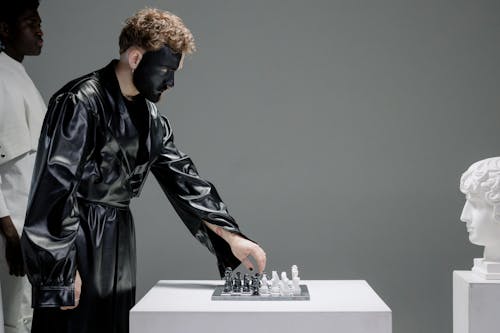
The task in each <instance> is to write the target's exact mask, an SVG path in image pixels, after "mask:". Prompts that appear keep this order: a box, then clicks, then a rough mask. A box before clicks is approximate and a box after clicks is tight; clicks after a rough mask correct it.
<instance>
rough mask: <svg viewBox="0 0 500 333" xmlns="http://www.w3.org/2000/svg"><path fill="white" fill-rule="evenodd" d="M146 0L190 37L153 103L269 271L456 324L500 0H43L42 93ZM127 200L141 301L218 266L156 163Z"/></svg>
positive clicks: (399, 327)
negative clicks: (193, 47)
mask: <svg viewBox="0 0 500 333" xmlns="http://www.w3.org/2000/svg"><path fill="white" fill-rule="evenodd" d="M146 5H149V6H157V7H160V8H163V9H168V10H171V11H173V12H174V13H176V14H178V15H179V16H181V17H182V18H183V19H184V21H185V23H186V24H187V26H188V27H189V28H190V29H191V30H192V31H193V33H194V35H195V37H196V39H197V44H198V49H199V51H198V52H197V53H196V54H195V55H194V56H192V57H189V58H188V59H187V61H186V64H185V68H184V69H183V70H182V71H181V72H179V73H178V75H177V80H176V87H175V89H174V90H173V91H171V92H169V93H168V94H167V96H165V98H164V99H163V100H162V102H161V103H160V104H159V108H160V109H161V112H162V113H165V114H167V115H168V116H169V118H170V120H171V121H172V123H173V125H174V129H175V132H176V140H177V144H178V146H180V148H181V149H182V150H184V151H186V152H188V153H189V154H190V155H191V156H192V157H193V159H194V160H195V162H196V163H197V166H198V168H199V170H200V173H201V174H202V175H203V176H205V177H206V178H208V179H210V180H211V181H213V182H214V183H215V184H217V188H218V189H219V191H220V192H221V194H222V196H223V198H224V200H225V201H226V203H227V204H228V205H229V207H230V211H231V213H232V214H233V215H234V216H235V217H236V218H237V220H238V221H239V223H240V225H241V226H242V227H243V230H244V231H245V232H246V233H247V235H248V236H250V237H252V238H254V239H255V240H258V241H259V243H260V244H261V245H262V246H263V247H264V248H265V250H266V252H267V254H268V270H271V269H277V270H284V269H288V268H289V267H290V265H292V264H297V265H299V268H300V269H301V276H302V278H303V279H366V280H367V281H368V282H369V283H370V284H371V286H372V287H373V288H374V289H375V290H376V291H377V292H378V293H379V294H380V296H381V297H382V298H383V299H384V301H385V302H386V303H387V304H388V305H389V306H390V307H391V309H392V311H393V323H394V332H405V333H415V332H425V333H443V332H451V330H452V294H451V291H452V289H451V288H452V287H451V274H452V270H454V269H459V270H460V269H469V268H470V267H471V264H472V258H474V257H478V256H480V255H481V248H479V247H477V246H473V245H471V244H469V243H468V239H467V232H466V230H465V226H464V225H463V224H462V223H459V215H460V211H461V208H462V205H463V202H464V198H463V196H462V194H461V193H460V192H459V191H458V181H459V177H460V175H461V173H462V172H463V171H464V170H465V169H466V168H467V167H468V166H469V165H470V164H471V163H472V162H474V161H476V160H479V159H482V158H486V157H490V156H496V155H499V149H500V132H499V125H500V112H499V106H500V94H498V91H497V89H498V87H500V82H499V80H500V66H499V65H498V64H499V60H500V42H499V41H500V15H499V10H500V2H498V1H495V0H492V1H470V0H449V1H444V0H443V1H439V0H426V1H422V0H414V1H402V0H378V1H370V0H366V1H354V0H344V1H341V0H336V1H319V0H315V1H308V2H306V1H270V0H267V1H264V0H258V1H255V0H254V1H248V0H246V1H243V0H233V1H222V0H215V1H214V0H212V1H201V0H199V1H194V0H182V1H181V0H178V1H150V2H145V1H137V0H136V1H131V0H128V1H125V0H113V1H110V0H108V1H96V0H95V1H63V0H45V1H42V4H41V7H40V13H41V15H42V18H43V28H44V31H45V40H46V43H45V47H44V50H43V54H42V56H40V57H35V58H27V59H26V61H25V64H26V67H27V70H28V72H29V73H30V74H31V76H32V78H33V80H34V81H35V83H36V84H37V85H38V87H39V88H40V90H41V92H42V94H43V96H44V97H45V99H46V100H48V98H49V97H50V95H51V94H52V93H54V92H55V91H56V90H57V89H59V88H60V87H61V86H62V85H63V84H64V83H66V82H67V81H69V80H70V79H73V78H75V77H77V76H80V75H82V74H84V73H87V72H90V71H92V70H94V69H97V68H100V67H102V66H104V65H106V64H107V62H108V61H109V60H110V59H111V58H113V57H117V56H118V46H117V40H118V35H119V32H120V29H121V27H122V22H123V20H124V19H125V18H126V17H128V16H130V15H132V14H133V13H134V12H135V11H136V10H137V9H140V8H143V7H144V6H146ZM133 211H134V215H135V218H136V227H137V244H138V293H137V296H138V299H139V298H140V297H142V296H143V295H144V293H145V292H146V291H147V290H148V289H149V288H150V287H151V286H152V285H153V284H154V283H155V282H156V281H157V280H159V279H216V278H218V275H217V270H216V266H215V258H214V257H212V256H211V255H210V254H209V253H208V251H205V249H204V248H203V247H202V246H201V245H199V244H198V243H197V242H196V240H195V239H194V238H192V237H191V236H190V235H189V234H188V232H187V229H186V228H185V227H184V226H183V224H182V223H181V222H180V221H179V219H178V217H177V216H176V215H175V213H174V212H173V209H172V208H171V207H170V204H168V203H167V200H166V199H165V198H164V196H163V195H162V193H161V191H160V189H159V187H158V186H157V184H156V183H155V181H154V178H153V177H150V178H149V180H148V184H147V186H146V187H145V190H144V192H143V195H142V197H141V198H140V199H138V200H136V201H135V202H134V203H133Z"/></svg>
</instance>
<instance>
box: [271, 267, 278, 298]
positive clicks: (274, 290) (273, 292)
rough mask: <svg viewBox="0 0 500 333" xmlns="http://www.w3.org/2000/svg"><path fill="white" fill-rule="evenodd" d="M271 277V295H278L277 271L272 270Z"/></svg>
mask: <svg viewBox="0 0 500 333" xmlns="http://www.w3.org/2000/svg"><path fill="white" fill-rule="evenodd" d="M272 277H273V278H272V279H271V296H279V295H280V285H279V284H280V278H279V277H278V272H276V271H273V272H272Z"/></svg>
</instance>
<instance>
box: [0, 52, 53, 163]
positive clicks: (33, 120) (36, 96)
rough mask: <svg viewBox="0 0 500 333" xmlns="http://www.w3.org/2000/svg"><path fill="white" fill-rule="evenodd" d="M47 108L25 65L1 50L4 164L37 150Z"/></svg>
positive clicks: (0, 127) (1, 151)
mask: <svg viewBox="0 0 500 333" xmlns="http://www.w3.org/2000/svg"><path fill="white" fill-rule="evenodd" d="M45 111H46V107H45V103H44V102H43V98H42V96H41V95H40V92H39V91H38V89H37V88H36V87H35V85H34V84H33V81H31V78H30V77H29V76H28V73H26V70H25V69H24V66H23V65H22V64H21V63H20V62H18V61H16V60H14V59H12V58H11V57H9V56H8V55H7V54H5V52H0V165H1V164H3V163H5V162H8V161H10V160H11V159H13V158H15V157H17V156H19V155H21V154H23V153H26V152H28V151H30V150H36V148H37V147H38V137H39V135H40V129H41V127H42V122H43V117H44V114H45Z"/></svg>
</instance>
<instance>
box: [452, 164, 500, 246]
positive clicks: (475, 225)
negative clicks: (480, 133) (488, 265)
mask: <svg viewBox="0 0 500 333" xmlns="http://www.w3.org/2000/svg"><path fill="white" fill-rule="evenodd" d="M460 191H462V192H463V193H464V194H465V196H466V202H465V205H464V208H463V210H462V214H461V216H460V220H462V221H463V222H465V223H466V225H467V231H468V232H469V240H470V241H471V243H473V244H477V245H482V246H485V247H486V248H487V247H495V248H497V247H499V246H500V157H492V158H488V159H484V160H481V161H479V162H476V163H474V164H472V165H471V166H470V167H469V169H467V171H466V172H464V174H463V175H462V177H461V179H460ZM485 250H486V249H485Z"/></svg>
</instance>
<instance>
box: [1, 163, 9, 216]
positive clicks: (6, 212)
mask: <svg viewBox="0 0 500 333" xmlns="http://www.w3.org/2000/svg"><path fill="white" fill-rule="evenodd" d="M9 215H10V213H9V210H8V209H7V204H6V203H5V198H4V197H3V193H2V173H1V172H0V217H5V216H9Z"/></svg>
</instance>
